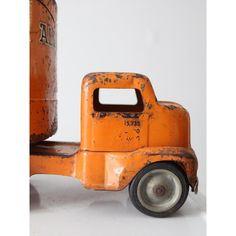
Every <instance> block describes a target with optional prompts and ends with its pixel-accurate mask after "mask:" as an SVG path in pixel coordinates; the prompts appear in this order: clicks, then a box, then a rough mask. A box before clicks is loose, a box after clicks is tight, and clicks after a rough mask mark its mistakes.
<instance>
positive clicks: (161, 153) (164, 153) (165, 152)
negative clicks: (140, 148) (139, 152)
mask: <svg viewBox="0 0 236 236" xmlns="http://www.w3.org/2000/svg"><path fill="white" fill-rule="evenodd" d="M145 154H146V155H147V156H158V155H159V156H176V157H180V158H193V156H194V155H193V154H192V153H190V152H187V151H185V150H180V151H178V152H174V151H171V150H161V151H159V152H147V153H145Z"/></svg>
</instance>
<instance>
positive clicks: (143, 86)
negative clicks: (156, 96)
mask: <svg viewBox="0 0 236 236" xmlns="http://www.w3.org/2000/svg"><path fill="white" fill-rule="evenodd" d="M144 89H145V84H141V91H142V92H143V91H144Z"/></svg>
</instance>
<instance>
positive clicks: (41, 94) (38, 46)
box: [30, 0, 57, 143]
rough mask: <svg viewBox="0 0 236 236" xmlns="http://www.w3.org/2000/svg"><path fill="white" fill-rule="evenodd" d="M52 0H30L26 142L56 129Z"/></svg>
mask: <svg viewBox="0 0 236 236" xmlns="http://www.w3.org/2000/svg"><path fill="white" fill-rule="evenodd" d="M56 21H57V5H56V2H55V0H30V142H31V143H36V142H39V141H42V140H44V139H46V138H48V137H50V136H51V135H53V134H54V133H55V132H56V129H57V101H56V89H57V88H56Z"/></svg>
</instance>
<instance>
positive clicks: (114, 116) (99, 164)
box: [30, 73, 198, 217]
mask: <svg viewBox="0 0 236 236" xmlns="http://www.w3.org/2000/svg"><path fill="white" fill-rule="evenodd" d="M103 90H106V91H108V90H112V93H116V92H117V93H118V92H120V91H121V90H125V91H126V90H132V91H133V95H134V96H135V102H134V103H132V104H130V103H128V104H108V103H104V102H103V101H101V92H102V91H103ZM197 166H198V164H197V158H196V156H195V154H194V151H193V150H192V148H191V144H190V118H189V114H188V112H187V111H186V110H185V109H184V108H183V107H182V106H180V105H178V104H176V103H172V102H163V101H158V100H157V99H156V96H155V93H154V91H153V88H152V85H151V83H150V80H149V79H148V78H147V77H146V76H144V75H141V74H135V73H91V74H88V75H86V76H85V77H84V79H83V83H82V93H81V143H71V142H52V141H41V142H38V143H31V148H30V172H31V175H34V174H55V175H65V176H72V177H74V178H77V179H79V180H80V181H81V183H82V184H83V185H84V186H85V187H86V188H90V189H96V190H111V191H117V190H122V189H124V188H126V187H127V186H129V195H130V199H131V201H132V202H133V204H134V206H135V207H136V208H137V209H138V210H140V211H141V212H143V213H144V214H147V215H150V216H154V217H165V216H169V215H170V214H172V213H174V212H175V211H177V210H178V209H179V208H180V207H181V206H182V205H183V204H184V202H185V200H186V198H187V196H188V192H189V186H190V188H191V190H192V191H193V192H195V193H196V192H197V186H198V179H197Z"/></svg>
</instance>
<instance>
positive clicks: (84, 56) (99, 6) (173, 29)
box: [51, 0, 206, 194]
mask: <svg viewBox="0 0 236 236" xmlns="http://www.w3.org/2000/svg"><path fill="white" fill-rule="evenodd" d="M57 2H58V118H59V122H58V124H59V128H58V132H57V134H56V135H55V136H54V137H52V138H51V139H54V140H68V141H79V140H80V88H81V81H82V78H83V76H84V75H85V74H87V73H89V72H94V71H95V72H96V71H118V72H121V71H127V72H137V73H143V74H145V75H147V76H148V77H149V78H150V79H151V82H152V84H153V86H154V89H155V92H156V96H157V99H159V100H170V101H175V102H178V103H180V104H182V105H183V106H184V107H186V108H187V109H188V111H189V112H190V116H191V142H192V146H193V148H194V150H195V151H196V154H197V156H198V159H199V173H198V174H199V180H200V185H199V190H200V191H201V192H202V193H203V194H205V193H206V184H205V183H206V131H205V129H206V121H205V120H206V112H205V108H206V92H205V91H206V86H205V66H206V62H205V0H178V1H176V0H165V1H163V0H148V1H147V0H99V1H94V0H68V1H64V0H57Z"/></svg>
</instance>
